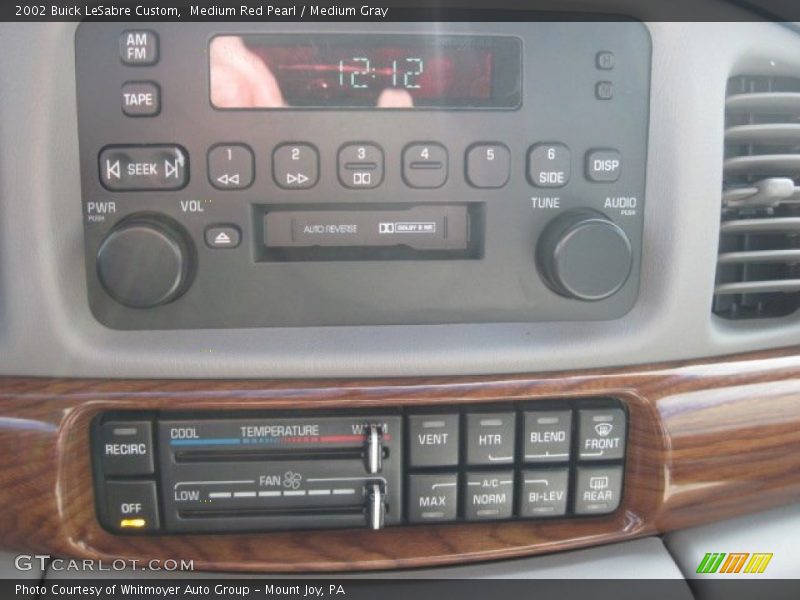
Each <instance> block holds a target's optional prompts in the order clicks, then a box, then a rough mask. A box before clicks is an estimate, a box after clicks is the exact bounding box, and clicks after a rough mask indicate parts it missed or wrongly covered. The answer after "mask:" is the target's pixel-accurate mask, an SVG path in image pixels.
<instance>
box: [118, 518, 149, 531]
mask: <svg viewBox="0 0 800 600" xmlns="http://www.w3.org/2000/svg"><path fill="white" fill-rule="evenodd" d="M145 525H147V521H145V520H144V519H122V520H121V521H120V522H119V526H120V527H135V528H137V529H139V528H141V527H144V526H145Z"/></svg>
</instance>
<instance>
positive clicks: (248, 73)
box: [75, 22, 650, 329]
mask: <svg viewBox="0 0 800 600" xmlns="http://www.w3.org/2000/svg"><path fill="white" fill-rule="evenodd" d="M75 44H76V70H77V83H78V85H77V94H78V113H79V139H80V152H81V183H82V192H83V214H84V234H85V235H84V243H85V253H86V267H87V283H88V299H89V305H90V307H91V309H92V312H93V313H94V315H95V316H96V318H97V319H98V320H99V321H100V322H102V323H103V324H105V325H107V326H109V327H112V328H117V329H179V328H226V327H231V328H232V327H261V326H302V325H363V324H420V323H453V322H466V323H469V322H476V323H477V322H491V321H514V322H532V321H547V320H562V321H564V320H596V319H611V318H617V317H620V316H622V315H623V314H625V313H626V312H627V311H628V310H630V308H631V307H632V306H633V304H634V303H635V301H636V297H637V294H638V284H639V265H640V262H641V245H642V244H641V242H642V222H643V209H644V189H645V165H646V155H647V126H648V105H649V70H650V39H649V36H648V33H647V30H646V28H645V27H644V26H643V25H642V24H640V23H636V22H603V23H597V22H592V23H580V22H566V23H557V22H535V23H534V22H531V23H525V22H518V23H381V24H371V25H370V26H369V27H365V26H364V25H363V24H349V23H337V24H335V25H334V24H327V25H325V26H324V27H321V26H320V25H309V24H300V23H297V24H295V23H282V24H280V25H278V24H270V23H259V24H250V25H248V27H247V29H246V30H243V29H242V28H241V27H240V26H239V27H237V25H236V24H235V23H224V24H222V23H219V24H212V23H198V24H192V25H191V26H188V25H183V24H180V23H157V24H156V23H153V24H148V25H146V26H141V27H138V26H135V25H131V24H116V23H100V22H86V23H82V24H81V25H80V26H79V27H78V30H77V33H76V39H75Z"/></svg>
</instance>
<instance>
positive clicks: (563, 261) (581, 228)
mask: <svg viewBox="0 0 800 600" xmlns="http://www.w3.org/2000/svg"><path fill="white" fill-rule="evenodd" d="M536 261H537V264H538V267H539V272H540V273H541V275H542V277H543V278H544V280H545V281H546V282H547V284H548V285H549V286H550V287H551V288H552V289H553V291H555V292H557V293H559V294H561V295H562V296H567V297H569V298H575V299H576V300H585V301H592V300H602V299H603V298H608V297H609V296H611V295H612V294H614V293H615V292H617V291H619V289H620V288H621V287H622V286H623V285H624V284H625V282H626V281H627V279H628V275H629V274H630V272H631V265H632V263H633V252H632V251H631V243H630V241H629V240H628V236H627V235H625V232H624V231H623V230H622V229H621V228H620V227H619V226H618V225H616V224H615V223H613V222H611V221H610V220H609V219H608V218H607V217H606V216H605V215H603V214H602V213H599V212H596V211H593V210H588V209H587V210H576V211H572V212H568V213H565V214H563V215H561V216H559V217H556V218H555V219H554V220H553V221H552V222H551V223H550V224H548V225H547V227H546V229H545V231H544V233H543V234H542V236H541V237H540V238H539V243H538V246H537V248H536Z"/></svg>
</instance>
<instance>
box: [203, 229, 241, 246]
mask: <svg viewBox="0 0 800 600" xmlns="http://www.w3.org/2000/svg"><path fill="white" fill-rule="evenodd" d="M205 241H206V246H208V247H209V248H214V249H220V248H236V247H237V246H238V245H239V244H240V243H241V242H242V234H241V232H240V231H239V228H238V227H235V226H233V225H212V226H211V227H208V228H206V232H205Z"/></svg>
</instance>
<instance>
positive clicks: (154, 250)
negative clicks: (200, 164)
mask: <svg viewBox="0 0 800 600" xmlns="http://www.w3.org/2000/svg"><path fill="white" fill-rule="evenodd" d="M193 262H194V261H193V253H192V246H191V242H190V241H189V240H188V238H187V235H186V234H185V233H184V232H183V230H182V229H181V228H180V226H179V225H178V224H177V223H174V222H172V221H171V220H169V219H167V218H165V217H160V216H155V215H135V216H132V217H129V218H127V219H125V220H123V221H121V222H120V223H119V224H118V225H117V226H116V227H114V229H113V230H112V231H111V233H109V234H108V236H106V238H105V239H104V240H103V242H102V243H101V244H100V247H99V248H98V250H97V275H98V277H99V278H100V282H101V283H102V284H103V287H104V288H105V289H106V291H107V292H108V293H109V295H110V296H111V297H112V298H114V299H115V300H116V301H117V302H120V303H121V304H124V305H125V306H130V307H131V308H153V307H155V306H160V305H162V304H167V303H168V302H172V301H173V300H175V299H176V298H178V297H179V296H180V295H181V294H183V293H184V292H185V291H186V290H187V289H188V287H189V284H190V283H191V276H192V270H193Z"/></svg>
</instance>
